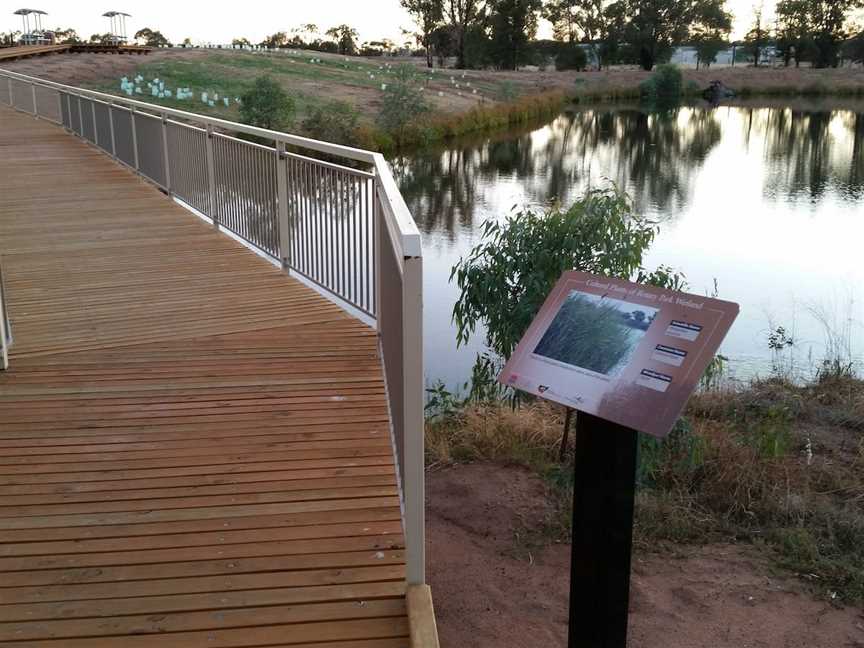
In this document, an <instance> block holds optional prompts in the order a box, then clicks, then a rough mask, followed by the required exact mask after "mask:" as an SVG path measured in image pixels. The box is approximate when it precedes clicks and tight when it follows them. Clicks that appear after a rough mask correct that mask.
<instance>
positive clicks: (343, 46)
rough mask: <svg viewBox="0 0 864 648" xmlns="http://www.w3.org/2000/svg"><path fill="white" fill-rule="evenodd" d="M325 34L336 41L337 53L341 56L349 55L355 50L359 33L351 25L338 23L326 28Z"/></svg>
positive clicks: (354, 52)
mask: <svg viewBox="0 0 864 648" xmlns="http://www.w3.org/2000/svg"><path fill="white" fill-rule="evenodd" d="M326 35H327V36H329V37H330V38H332V39H333V40H334V41H336V45H337V46H338V47H339V53H340V54H341V55H342V56H350V55H353V54H356V52H357V39H358V38H359V37H360V35H359V34H358V33H357V30H356V29H354V28H353V27H351V25H338V26H336V27H331V28H330V29H328V30H327V34H326Z"/></svg>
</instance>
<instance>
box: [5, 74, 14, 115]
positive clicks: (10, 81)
mask: <svg viewBox="0 0 864 648" xmlns="http://www.w3.org/2000/svg"><path fill="white" fill-rule="evenodd" d="M6 81H7V82H8V84H7V85H8V86H9V105H10V106H12V107H13V108H14V107H15V97H14V96H13V95H12V77H6Z"/></svg>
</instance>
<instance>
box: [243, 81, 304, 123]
mask: <svg viewBox="0 0 864 648" xmlns="http://www.w3.org/2000/svg"><path fill="white" fill-rule="evenodd" d="M241 102H242V103H241V105H240V121H242V122H243V123H244V124H249V125H250V126H257V127H258V128H266V129H269V130H276V131H284V130H287V129H288V128H289V127H290V126H291V124H292V123H293V121H294V100H293V99H292V98H291V97H289V96H288V94H287V93H286V92H285V91H284V90H283V89H282V86H280V85H279V84H278V83H277V82H276V81H274V80H273V79H272V78H270V77H268V76H262V77H258V78H257V79H255V83H253V84H252V87H251V88H250V89H249V90H248V91H247V92H245V93H244V94H243V96H242V98H241Z"/></svg>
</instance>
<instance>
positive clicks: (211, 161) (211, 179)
mask: <svg viewBox="0 0 864 648" xmlns="http://www.w3.org/2000/svg"><path fill="white" fill-rule="evenodd" d="M205 146H206V147H207V190H208V195H209V196H210V213H209V214H207V215H208V216H209V217H210V221H211V222H212V223H213V227H215V228H216V229H219V219H218V218H217V217H216V162H215V156H214V154H213V126H211V125H210V124H207V139H206V143H205Z"/></svg>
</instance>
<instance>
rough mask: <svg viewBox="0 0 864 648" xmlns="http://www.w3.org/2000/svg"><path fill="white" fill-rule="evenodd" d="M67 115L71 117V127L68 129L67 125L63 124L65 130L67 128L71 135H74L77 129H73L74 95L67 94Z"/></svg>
mask: <svg viewBox="0 0 864 648" xmlns="http://www.w3.org/2000/svg"><path fill="white" fill-rule="evenodd" d="M66 114H67V115H69V127H68V128H66V124H63V128H66V130H67V131H69V132H70V133H74V132H75V129H74V128H72V95H70V94H69V93H68V92H67V93H66Z"/></svg>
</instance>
